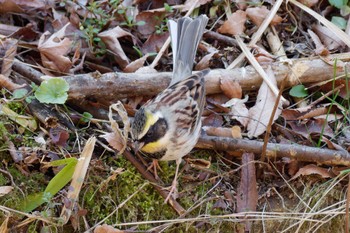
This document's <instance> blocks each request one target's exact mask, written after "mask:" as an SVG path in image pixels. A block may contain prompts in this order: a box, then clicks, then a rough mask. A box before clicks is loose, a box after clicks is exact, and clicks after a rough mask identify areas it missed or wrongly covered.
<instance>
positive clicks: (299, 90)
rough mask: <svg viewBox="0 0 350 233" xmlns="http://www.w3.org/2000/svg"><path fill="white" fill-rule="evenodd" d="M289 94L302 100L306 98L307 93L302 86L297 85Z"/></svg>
mask: <svg viewBox="0 0 350 233" xmlns="http://www.w3.org/2000/svg"><path fill="white" fill-rule="evenodd" d="M289 94H290V95H291V96H294V97H298V98H303V97H306V96H308V92H307V90H306V88H305V86H304V85H297V86H294V87H292V89H290V91H289Z"/></svg>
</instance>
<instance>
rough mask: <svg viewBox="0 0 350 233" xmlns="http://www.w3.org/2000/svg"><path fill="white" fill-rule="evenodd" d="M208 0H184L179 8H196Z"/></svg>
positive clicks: (184, 9) (208, 0)
mask: <svg viewBox="0 0 350 233" xmlns="http://www.w3.org/2000/svg"><path fill="white" fill-rule="evenodd" d="M208 2H210V0H186V2H185V4H184V6H183V8H181V11H182V12H184V11H188V10H189V9H191V8H192V7H193V8H198V7H200V6H202V5H204V4H207V3H208Z"/></svg>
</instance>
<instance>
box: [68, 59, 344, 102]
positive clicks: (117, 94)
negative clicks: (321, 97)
mask: <svg viewBox="0 0 350 233" xmlns="http://www.w3.org/2000/svg"><path fill="white" fill-rule="evenodd" d="M335 58H337V59H338V64H340V61H344V63H345V61H349V60H350V54H338V55H334V56H331V57H329V59H335ZM288 61H290V62H289V63H286V62H275V63H273V64H271V66H272V69H273V71H274V74H275V76H276V79H277V82H278V83H280V82H281V81H282V80H283V79H284V78H285V77H286V75H287V74H289V75H290V76H289V77H290V80H288V81H287V83H286V87H290V86H294V85H296V84H299V83H303V84H308V83H315V82H321V81H325V80H330V79H333V73H334V67H333V62H328V63H326V62H325V61H324V59H320V58H312V59H309V58H307V59H295V60H288ZM346 66H347V69H348V70H349V69H350V64H346ZM344 70H345V68H344V67H339V66H338V67H337V75H341V74H344ZM221 77H227V78H229V79H231V80H235V81H237V82H238V83H239V84H240V85H241V87H242V89H243V90H245V91H249V90H256V89H258V88H259V87H260V85H261V83H262V78H261V77H260V75H259V74H258V73H257V72H256V71H255V69H254V68H253V67H252V66H246V67H243V68H237V69H233V70H224V69H215V70H211V71H210V72H209V74H208V75H207V76H206V77H205V79H206V93H207V94H215V93H220V92H221V89H220V79H221ZM64 78H65V80H66V81H67V82H68V83H69V85H70V90H69V98H70V99H77V100H83V99H87V98H93V99H95V100H99V99H100V100H105V101H107V100H109V101H116V100H119V99H123V98H127V97H135V96H153V95H156V94H158V93H159V92H161V91H162V90H164V89H165V88H166V87H167V86H168V84H169V82H170V79H171V73H170V72H158V73H106V74H103V75H98V76H97V77H96V74H95V75H94V74H93V73H91V74H83V75H74V76H66V77H64Z"/></svg>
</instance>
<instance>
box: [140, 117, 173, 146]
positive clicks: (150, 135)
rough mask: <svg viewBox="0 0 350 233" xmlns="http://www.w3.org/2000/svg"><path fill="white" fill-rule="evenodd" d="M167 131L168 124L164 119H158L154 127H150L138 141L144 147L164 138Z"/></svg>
mask: <svg viewBox="0 0 350 233" xmlns="http://www.w3.org/2000/svg"><path fill="white" fill-rule="evenodd" d="M167 130H168V123H167V122H166V120H165V119H164V118H160V119H158V121H157V122H156V123H154V125H152V126H151V127H150V128H149V130H148V132H147V133H146V135H145V136H143V137H142V138H141V139H140V140H139V141H140V142H144V143H145V145H146V144H148V143H150V142H156V141H158V140H159V139H160V138H162V137H164V135H165V134H166V132H167Z"/></svg>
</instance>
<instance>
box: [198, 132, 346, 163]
mask: <svg viewBox="0 0 350 233" xmlns="http://www.w3.org/2000/svg"><path fill="white" fill-rule="evenodd" d="M262 147H263V142H259V141H253V140H247V139H234V138H224V137H211V136H201V137H200V138H199V141H198V143H197V145H196V148H200V149H212V150H221V151H242V152H252V153H254V154H261V153H262ZM266 156H267V157H270V158H275V157H288V158H293V159H295V160H297V161H305V162H315V163H317V164H327V165H344V166H350V154H349V153H348V152H347V151H346V150H344V151H338V150H330V149H322V148H317V147H309V146H302V145H296V144H277V143H268V144H267V148H266Z"/></svg>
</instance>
